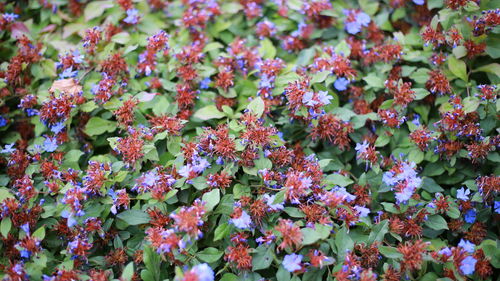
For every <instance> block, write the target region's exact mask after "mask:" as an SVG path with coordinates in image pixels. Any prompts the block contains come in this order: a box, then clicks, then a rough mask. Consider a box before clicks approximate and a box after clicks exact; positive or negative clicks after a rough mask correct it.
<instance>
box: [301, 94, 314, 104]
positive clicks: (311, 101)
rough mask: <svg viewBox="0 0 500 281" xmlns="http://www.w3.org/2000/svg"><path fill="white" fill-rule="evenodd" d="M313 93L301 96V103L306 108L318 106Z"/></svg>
mask: <svg viewBox="0 0 500 281" xmlns="http://www.w3.org/2000/svg"><path fill="white" fill-rule="evenodd" d="M313 98H314V92H307V93H305V94H304V95H303V96H302V103H304V104H305V105H307V106H315V105H316V104H318V102H317V101H315V100H314V99H313Z"/></svg>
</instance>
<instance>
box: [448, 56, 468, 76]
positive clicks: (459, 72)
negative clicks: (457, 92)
mask: <svg viewBox="0 0 500 281" xmlns="http://www.w3.org/2000/svg"><path fill="white" fill-rule="evenodd" d="M448 68H449V69H450V71H451V73H453V74H455V76H457V77H458V78H460V79H462V80H463V81H465V82H467V81H468V79H467V66H466V65H465V62H463V61H461V60H458V59H457V58H455V57H454V56H450V57H448Z"/></svg>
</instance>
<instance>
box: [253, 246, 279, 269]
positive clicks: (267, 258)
mask: <svg viewBox="0 0 500 281" xmlns="http://www.w3.org/2000/svg"><path fill="white" fill-rule="evenodd" d="M255 250H256V254H255V255H254V256H253V258H252V270H253V271H256V270H261V269H266V268H268V267H269V266H270V265H271V263H272V262H273V256H274V247H268V246H266V245H261V246H259V247H257V248H256V249H255Z"/></svg>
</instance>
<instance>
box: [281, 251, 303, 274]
mask: <svg viewBox="0 0 500 281" xmlns="http://www.w3.org/2000/svg"><path fill="white" fill-rule="evenodd" d="M302 258H303V256H302V255H297V254H291V255H286V256H285V258H284V259H283V263H282V264H283V267H284V268H285V269H286V270H288V272H294V271H296V270H299V269H301V268H302V266H301V265H300V263H301V262H302Z"/></svg>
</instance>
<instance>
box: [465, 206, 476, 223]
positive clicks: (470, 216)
mask: <svg viewBox="0 0 500 281" xmlns="http://www.w3.org/2000/svg"><path fill="white" fill-rule="evenodd" d="M464 219H465V222H467V223H474V222H475V221H476V210H474V209H470V210H468V211H467V213H465V216H464Z"/></svg>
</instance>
